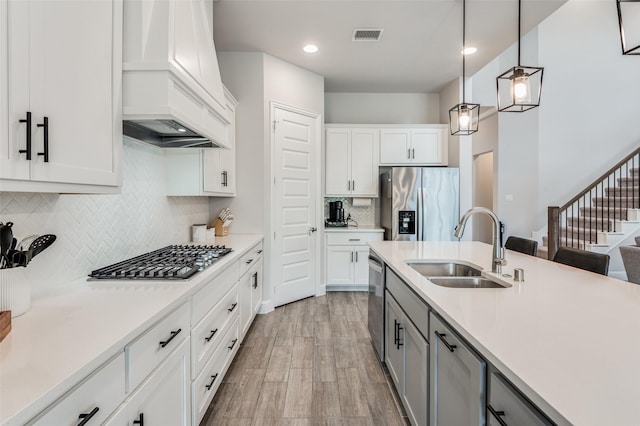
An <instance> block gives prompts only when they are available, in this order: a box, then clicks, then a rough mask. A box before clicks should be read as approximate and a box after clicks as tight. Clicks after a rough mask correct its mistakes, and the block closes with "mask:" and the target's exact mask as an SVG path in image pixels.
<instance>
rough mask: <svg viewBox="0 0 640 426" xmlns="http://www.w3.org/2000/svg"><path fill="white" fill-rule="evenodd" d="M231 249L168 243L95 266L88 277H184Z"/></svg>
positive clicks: (168, 278) (203, 267)
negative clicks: (106, 264) (146, 251)
mask: <svg viewBox="0 0 640 426" xmlns="http://www.w3.org/2000/svg"><path fill="white" fill-rule="evenodd" d="M232 251H233V249H231V248H227V247H225V246H206V245H202V246H201V245H172V246H167V247H164V248H161V249H158V250H155V251H152V252H149V253H145V254H141V255H140V256H136V257H134V258H131V259H128V260H124V261H122V262H118V263H115V264H113V265H110V266H105V267H104V268H100V269H96V270H95V271H92V272H91V273H90V274H89V277H90V278H91V279H102V280H117V279H133V280H186V279H188V278H190V277H191V276H192V275H193V274H195V273H197V272H199V271H202V270H204V269H205V268H207V267H209V266H211V265H212V264H213V263H214V262H216V261H217V260H218V259H219V258H221V257H222V256H225V255H227V254H229V253H231V252H232Z"/></svg>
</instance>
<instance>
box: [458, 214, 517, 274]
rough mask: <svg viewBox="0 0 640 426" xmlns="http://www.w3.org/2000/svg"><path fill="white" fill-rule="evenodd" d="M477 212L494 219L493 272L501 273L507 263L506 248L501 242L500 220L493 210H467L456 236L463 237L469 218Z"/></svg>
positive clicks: (461, 219)
mask: <svg viewBox="0 0 640 426" xmlns="http://www.w3.org/2000/svg"><path fill="white" fill-rule="evenodd" d="M475 213H484V214H486V215H487V216H489V217H490V218H491V220H492V221H493V259H492V262H491V272H496V273H501V272H502V266H504V265H506V264H507V261H506V260H505V258H504V249H503V248H502V245H501V243H500V220H499V219H498V216H496V214H495V213H494V212H493V211H491V210H489V209H488V208H485V207H473V208H471V209H469V210H467V211H466V212H465V213H464V214H463V215H462V217H461V218H460V223H458V226H456V231H455V236H456V238H460V237H462V233H463V232H464V227H465V225H466V224H467V220H469V218H470V217H471V216H472V215H473V214H475Z"/></svg>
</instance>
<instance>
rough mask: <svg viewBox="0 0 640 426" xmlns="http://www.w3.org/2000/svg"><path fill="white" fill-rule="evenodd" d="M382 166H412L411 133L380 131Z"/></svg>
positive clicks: (397, 130)
mask: <svg viewBox="0 0 640 426" xmlns="http://www.w3.org/2000/svg"><path fill="white" fill-rule="evenodd" d="M380 164H411V131H410V130H409V129H382V130H380Z"/></svg>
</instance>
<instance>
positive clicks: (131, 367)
mask: <svg viewBox="0 0 640 426" xmlns="http://www.w3.org/2000/svg"><path fill="white" fill-rule="evenodd" d="M188 336H189V304H188V303H185V304H183V305H182V306H181V307H179V308H178V309H176V310H175V311H174V312H173V313H171V314H169V315H167V316H166V317H165V318H164V319H162V320H160V321H159V322H158V323H157V324H156V325H154V326H153V327H152V328H151V329H150V330H148V331H147V332H146V333H144V334H143V335H142V336H141V337H139V338H138V339H137V340H136V341H134V342H133V343H131V344H130V345H128V346H127V347H126V348H125V353H126V355H127V368H128V377H127V380H128V381H127V392H131V391H132V390H134V389H135V388H136V387H137V386H138V385H139V384H140V383H141V382H142V381H143V380H144V378H145V377H147V376H148V375H149V373H151V371H152V370H153V369H154V368H156V367H157V366H158V364H160V362H162V360H163V359H165V358H166V357H167V356H168V355H169V354H170V353H171V351H173V349H174V348H176V347H177V346H178V345H180V343H182V341H184V340H185V339H186V338H187V337H188Z"/></svg>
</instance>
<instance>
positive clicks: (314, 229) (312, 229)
mask: <svg viewBox="0 0 640 426" xmlns="http://www.w3.org/2000/svg"><path fill="white" fill-rule="evenodd" d="M317 230H318V228H316V227H315V226H312V227H311V228H309V235H311V234H312V233H314V232H316V231H317Z"/></svg>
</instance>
